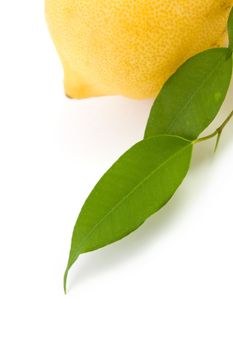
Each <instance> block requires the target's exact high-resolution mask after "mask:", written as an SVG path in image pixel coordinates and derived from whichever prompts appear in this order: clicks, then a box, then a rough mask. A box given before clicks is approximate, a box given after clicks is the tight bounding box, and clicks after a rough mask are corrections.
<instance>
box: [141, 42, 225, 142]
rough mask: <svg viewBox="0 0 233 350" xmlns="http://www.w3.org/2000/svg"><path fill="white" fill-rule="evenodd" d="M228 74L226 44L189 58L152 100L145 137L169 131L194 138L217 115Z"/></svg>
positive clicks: (190, 138) (168, 132)
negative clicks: (224, 46)
mask: <svg viewBox="0 0 233 350" xmlns="http://www.w3.org/2000/svg"><path fill="white" fill-rule="evenodd" d="M231 74H232V53H231V50H230V49H228V48H218V49H210V50H207V51H204V52H202V53H200V54H198V55H196V56H194V57H192V58H191V59H189V60H188V61H187V62H185V63H184V64H183V65H182V66H181V67H180V68H179V69H178V70H177V71H176V73H175V74H174V75H173V76H172V77H171V78H170V79H169V80H168V81H167V82H166V83H165V85H164V87H163V88H162V90H161V92H160V94H159V96H158V97H157V99H156V100H155V103H154V105H153V107H152V110H151V113H150V117H149V120H148V124H147V127H146V131H145V138H147V137H152V136H155V135H159V134H170V135H179V136H181V137H184V138H186V139H189V140H195V139H196V138H197V137H198V136H199V134H200V133H201V132H202V131H204V130H205V129H206V127H207V126H208V125H209V124H210V123H211V122H212V121H213V119H214V118H215V116H216V115H217V113H218V111H219V109H220V107H221V105H222V103H223V101H224V98H225V96H226V93H227V90H228V87H229V84H230V80H231Z"/></svg>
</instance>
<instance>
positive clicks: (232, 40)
mask: <svg viewBox="0 0 233 350" xmlns="http://www.w3.org/2000/svg"><path fill="white" fill-rule="evenodd" d="M228 38H229V48H230V49H231V50H233V8H232V9H231V12H230V15H229V19H228Z"/></svg>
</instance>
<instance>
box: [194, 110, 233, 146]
mask: <svg viewBox="0 0 233 350" xmlns="http://www.w3.org/2000/svg"><path fill="white" fill-rule="evenodd" d="M232 117H233V111H232V112H231V113H230V114H229V116H228V117H227V118H226V120H225V121H224V122H223V123H222V124H221V125H220V126H219V127H218V128H217V129H216V130H215V131H214V132H213V133H212V134H210V135H207V136H204V137H201V138H199V139H197V140H195V141H194V143H199V142H203V141H207V140H210V139H212V138H213V137H215V136H217V141H216V145H215V151H216V150H217V148H218V145H219V141H220V138H221V135H222V132H223V129H224V128H225V126H226V125H227V124H228V123H229V121H230V120H231V118H232Z"/></svg>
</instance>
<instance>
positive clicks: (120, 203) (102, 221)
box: [64, 135, 192, 288]
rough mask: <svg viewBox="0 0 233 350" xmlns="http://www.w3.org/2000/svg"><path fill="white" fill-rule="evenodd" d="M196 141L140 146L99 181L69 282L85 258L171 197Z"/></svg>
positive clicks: (79, 230) (78, 236) (79, 226)
mask: <svg viewBox="0 0 233 350" xmlns="http://www.w3.org/2000/svg"><path fill="white" fill-rule="evenodd" d="M191 153H192V142H190V141H188V140H185V139H182V138H180V137H175V136H166V135H164V136H157V137H153V138H149V139H146V140H143V141H141V142H139V143H137V144H136V145H135V146H133V147H132V148H131V149H130V150H128V151H127V152H126V153H125V154H124V155H123V156H122V157H121V158H120V159H119V160H118V161H117V162H116V163H115V164H114V165H113V166H112V167H111V168H110V169H109V170H108V171H107V172H106V173H105V175H104V176H103V177H102V178H101V179H100V181H99V182H98V183H97V185H96V186H95V188H94V189H93V191H92V192H91V194H90V195H89V197H88V198H87V200H86V202H85V204H84V206H83V208H82V210H81V213H80V215H79V217H78V219H77V222H76V225H75V227H74V232H73V238H72V244H71V250H70V256H69V261H68V265H67V270H66V272H65V277H64V286H65V288H66V278H67V274H68V271H69V269H70V267H71V266H72V265H73V263H74V262H75V261H76V259H77V258H78V256H79V255H80V254H81V253H85V252H88V251H92V250H95V249H98V248H101V247H104V246H106V245H107V244H110V243H113V242H115V241H117V240H119V239H121V238H123V237H125V236H126V235H127V234H129V233H130V232H132V231H133V230H135V229H136V228H137V227H138V226H140V225H141V224H142V223H143V222H144V221H145V220H146V219H147V218H148V217H149V216H150V215H152V214H153V213H155V212H156V211H157V210H159V209H160V208H161V207H162V206H163V205H164V204H166V203H167V201H168V200H169V199H170V198H171V197H172V195H173V194H174V192H175V191H176V189H177V187H178V186H179V185H180V184H181V182H182V180H183V179H184V177H185V175H186V173H187V171H188V168H189V164H190V158H191Z"/></svg>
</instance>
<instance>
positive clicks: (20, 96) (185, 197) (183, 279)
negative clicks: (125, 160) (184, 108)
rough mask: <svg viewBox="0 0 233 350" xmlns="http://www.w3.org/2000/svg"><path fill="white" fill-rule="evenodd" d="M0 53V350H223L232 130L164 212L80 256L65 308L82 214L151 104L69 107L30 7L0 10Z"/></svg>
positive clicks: (39, 9) (228, 342) (204, 151)
mask: <svg viewBox="0 0 233 350" xmlns="http://www.w3.org/2000/svg"><path fill="white" fill-rule="evenodd" d="M0 42H1V46H0V48H1V54H0V281H1V282H0V284H1V286H0V323H1V325H0V348H1V349H3V350H15V349H24V350H32V349H33V350H37V349H38V350H41V349H43V350H47V349H48V350H51V349H59V350H60V349H82V350H89V349H90V350H91V349H101V350H109V349H111V350H115V349H116V350H118V349H147V350H150V349H158V350H171V349H172V350H176V349H177V350H187V349H189V350H194V349H195V350H196V349H198V350H207V349H211V350H217V349H224V350H232V348H233V253H232V252H233V230H232V227H233V215H232V201H233V140H232V138H233V122H231V124H229V126H228V127H227V129H226V130H225V132H224V135H223V137H222V140H221V145H220V148H219V150H218V152H217V154H216V155H213V142H212V141H210V142H207V143H205V144H204V143H203V144H200V145H197V146H196V149H195V154H194V159H193V164H192V169H191V171H190V173H189V176H188V177H187V179H186V180H185V182H184V184H183V186H182V187H181V188H180V189H179V191H178V192H177V194H176V196H175V197H174V198H173V200H172V201H171V202H170V203H169V204H168V205H167V206H166V207H165V208H164V209H163V210H161V212H159V213H158V214H157V215H155V216H154V217H152V218H151V219H149V220H148V221H147V222H146V224H145V225H144V226H143V227H142V228H140V229H139V230H137V231H136V232H135V233H133V234H131V235H130V236H128V237H127V238H125V239H124V240H122V241H120V242H118V243H116V244H114V245H111V246H109V247H107V248H105V249H102V250H99V251H97V252H94V253H90V254H87V255H83V256H81V257H80V259H79V261H78V262H77V264H76V265H75V267H74V268H73V269H72V272H71V273H70V278H69V281H68V290H69V293H68V295H67V296H65V295H64V294H63V289H62V277H63V271H64V268H65V264H66V260H67V257H68V250H69V245H70V239H71V233H72V229H73V225H74V222H75V220H76V217H77V215H78V213H79V210H80V208H81V205H82V203H83V201H84V199H85V198H86V196H87V195H88V193H89V192H90V190H91V189H92V187H93V186H94V184H95V183H96V181H97V180H98V179H99V177H100V176H101V175H102V174H103V172H104V171H105V170H106V169H107V168H108V167H109V166H110V165H111V164H112V163H113V162H114V161H115V160H116V159H117V158H118V156H119V155H121V153H122V152H124V151H125V150H126V149H127V148H128V147H130V146H131V145H133V144H134V143H135V142H136V141H138V140H139V139H140V138H142V135H143V130H144V127H145V124H146V120H147V117H148V113H149V110H150V107H151V104H152V101H151V100H147V101H133V100H129V99H126V98H119V97H110V98H97V99H88V100H82V101H72V100H68V99H66V98H65V97H64V95H63V87H62V68H61V65H60V63H59V60H58V57H57V54H56V52H55V50H54V47H53V45H52V42H51V40H50V37H49V35H48V33H47V28H46V25H45V22H44V16H43V3H42V2H39V1H38V0H37V1H31V0H30V1H29V0H28V1H26V0H21V1H4V2H2V3H1V12H0ZM232 94H233V86H232V88H231V92H230V94H229V96H228V99H227V102H226V104H225V106H224V107H223V109H222V112H221V113H220V116H219V118H218V119H217V120H216V122H215V125H214V126H211V128H210V130H214V128H215V126H217V125H218V124H219V123H220V121H221V120H222V119H223V118H224V117H225V116H226V114H227V113H228V112H229V111H230V110H231V109H233V99H232Z"/></svg>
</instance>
